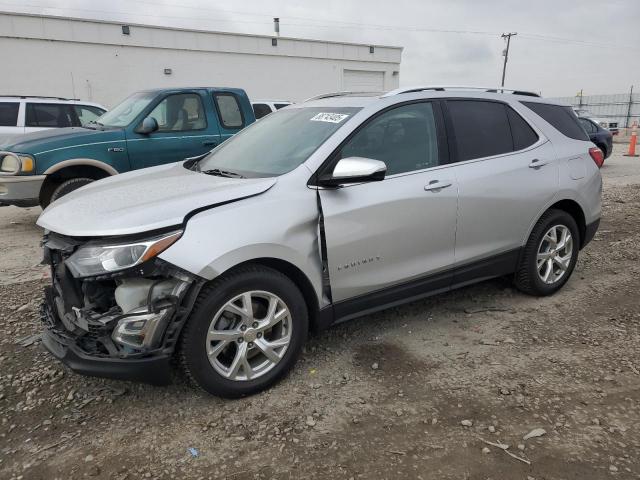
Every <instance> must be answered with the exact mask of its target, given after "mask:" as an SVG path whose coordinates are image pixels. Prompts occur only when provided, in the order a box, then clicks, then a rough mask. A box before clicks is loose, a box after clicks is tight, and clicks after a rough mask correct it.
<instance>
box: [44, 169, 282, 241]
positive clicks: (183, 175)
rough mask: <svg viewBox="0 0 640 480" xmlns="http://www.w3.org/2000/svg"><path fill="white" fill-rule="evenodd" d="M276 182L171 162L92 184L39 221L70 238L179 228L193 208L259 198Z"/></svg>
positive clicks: (57, 204) (51, 207)
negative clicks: (213, 172)
mask: <svg viewBox="0 0 640 480" xmlns="http://www.w3.org/2000/svg"><path fill="white" fill-rule="evenodd" d="M275 183H276V179H275V178H247V179H243V178H224V177H216V176H213V175H206V174H204V173H198V172H194V171H191V170H188V169H186V168H184V166H183V165H182V162H180V163H172V164H170V165H161V166H159V167H152V168H145V169H142V170H136V171H133V172H129V173H124V174H121V175H116V176H114V177H109V178H105V179H103V180H100V181H98V182H94V183H91V184H89V185H87V186H85V187H82V188H80V189H78V190H76V191H74V192H71V193H70V194H68V195H65V196H64V197H62V198H61V199H59V200H57V201H55V202H53V203H52V204H51V205H49V207H47V209H46V210H45V211H44V212H43V213H42V215H40V218H38V222H37V223H38V225H40V226H41V227H42V228H45V229H47V230H51V231H53V232H56V233H60V234H62V235H68V236H72V237H103V236H117V235H129V234H134V233H142V232H147V231H151V230H157V229H159V228H165V227H171V226H174V225H180V224H181V223H183V221H184V219H185V217H186V216H187V215H188V214H189V213H191V212H192V211H194V210H196V209H199V208H203V207H208V206H213V205H216V204H219V203H223V202H229V201H233V200H240V199H242V198H245V197H249V196H252V195H257V194H259V193H262V192H265V191H266V190H268V189H269V188H271V187H272V186H273V185H274V184H275Z"/></svg>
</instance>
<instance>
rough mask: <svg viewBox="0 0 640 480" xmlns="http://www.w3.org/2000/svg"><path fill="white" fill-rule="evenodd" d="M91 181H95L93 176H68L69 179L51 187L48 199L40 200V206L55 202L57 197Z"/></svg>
mask: <svg viewBox="0 0 640 480" xmlns="http://www.w3.org/2000/svg"><path fill="white" fill-rule="evenodd" d="M91 182H95V180H94V179H93V178H87V177H79V178H70V179H69V180H65V181H64V182H62V183H60V184H59V185H58V186H56V187H55V188H54V189H53V192H52V193H51V196H50V198H49V200H48V201H47V200H46V199H45V200H44V201H43V202H42V204H41V206H42V208H46V207H48V206H49V204H50V203H52V202H55V201H56V200H57V199H59V198H61V197H63V196H65V195H66V194H68V193H71V192H73V191H74V190H77V189H78V188H80V187H84V186H85V185H88V184H90V183H91Z"/></svg>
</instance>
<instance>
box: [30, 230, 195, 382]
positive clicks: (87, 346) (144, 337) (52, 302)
mask: <svg viewBox="0 0 640 480" xmlns="http://www.w3.org/2000/svg"><path fill="white" fill-rule="evenodd" d="M82 244H83V240H80V239H72V238H69V237H62V236H59V235H55V234H48V235H46V236H45V239H44V241H43V246H44V251H45V263H48V264H50V265H51V267H52V268H51V277H52V283H51V285H49V286H47V287H45V289H44V302H43V303H42V305H41V307H40V318H41V321H42V324H43V326H44V332H43V333H42V344H43V346H44V347H45V348H46V349H47V350H48V351H49V352H51V354H53V355H54V357H56V358H57V359H58V360H60V361H61V362H62V363H63V364H65V365H67V366H68V367H69V368H70V369H71V370H73V371H75V372H77V373H80V374H83V375H90V376H97V377H105V378H113V379H121V380H133V381H139V382H144V383H150V384H154V385H166V384H168V383H170V382H171V370H172V369H171V367H170V361H171V358H172V357H173V353H174V351H175V347H176V345H177V342H178V339H179V336H180V331H181V329H182V326H183V325H184V323H185V322H186V319H187V317H188V315H189V313H190V312H191V309H192V308H193V305H194V303H195V299H196V297H197V294H198V293H199V290H200V288H201V287H202V284H203V283H204V280H203V279H200V278H199V277H194V276H193V275H191V274H188V273H187V272H184V271H182V270H180V269H178V268H177V267H175V266H173V265H171V264H168V263H167V262H164V261H162V260H159V259H151V260H149V261H148V262H146V263H143V264H140V265H138V266H136V267H133V268H131V269H129V270H122V271H119V272H114V273H113V274H108V275H101V276H99V277H85V278H74V277H73V275H72V274H71V272H70V270H69V269H68V267H67V266H66V261H67V259H68V257H69V256H70V255H71V254H72V253H73V251H75V250H76V249H77V248H79V246H80V245H82ZM118 292H120V293H118ZM125 326H126V327H127V328H124V327H125Z"/></svg>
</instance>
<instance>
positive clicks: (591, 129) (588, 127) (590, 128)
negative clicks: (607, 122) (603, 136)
mask: <svg viewBox="0 0 640 480" xmlns="http://www.w3.org/2000/svg"><path fill="white" fill-rule="evenodd" d="M578 121H579V122H580V125H582V128H584V131H585V132H587V134H589V133H596V126H595V125H594V124H593V123H591V122H590V121H589V120H587V119H586V118H579V119H578Z"/></svg>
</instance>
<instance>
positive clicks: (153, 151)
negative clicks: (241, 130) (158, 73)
mask: <svg viewBox="0 0 640 480" xmlns="http://www.w3.org/2000/svg"><path fill="white" fill-rule="evenodd" d="M205 100H207V99H206V97H205V98H203V96H202V95H200V94H199V93H198V92H193V93H176V94H171V95H167V96H166V97H164V98H163V99H162V100H160V102H159V103H157V105H156V106H155V107H153V109H152V110H151V112H149V114H148V115H147V116H148V117H153V118H155V119H156V121H157V122H158V130H157V131H155V132H152V133H149V134H143V133H137V132H135V129H133V130H129V131H127V150H128V152H129V160H130V162H131V168H132V169H138V168H145V167H152V166H154V165H161V164H165V163H172V162H178V161H180V160H184V159H185V158H188V157H193V156H196V155H201V154H203V153H206V152H207V151H209V150H211V149H213V148H214V147H215V145H216V144H217V143H218V142H219V139H220V136H219V133H220V132H219V131H218V125H217V122H216V121H215V118H214V119H209V121H207V116H206V113H205V112H206V110H205V108H204V104H203V101H205Z"/></svg>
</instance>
